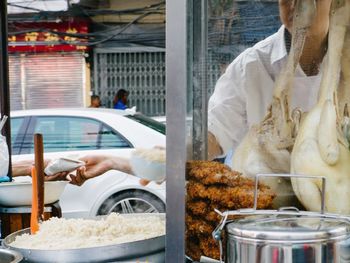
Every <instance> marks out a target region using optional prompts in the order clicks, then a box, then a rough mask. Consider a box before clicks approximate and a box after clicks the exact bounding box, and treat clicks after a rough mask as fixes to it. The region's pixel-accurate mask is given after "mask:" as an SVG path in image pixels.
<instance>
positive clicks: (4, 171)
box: [0, 135, 9, 179]
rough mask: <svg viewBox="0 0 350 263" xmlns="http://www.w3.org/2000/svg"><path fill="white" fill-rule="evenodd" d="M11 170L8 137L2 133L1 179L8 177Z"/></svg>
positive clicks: (0, 144) (0, 137)
mask: <svg viewBox="0 0 350 263" xmlns="http://www.w3.org/2000/svg"><path fill="white" fill-rule="evenodd" d="M8 171H9V151H8V147H7V143H6V138H5V137H4V136H2V135H0V179H1V177H7V175H8Z"/></svg>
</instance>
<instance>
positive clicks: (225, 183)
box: [185, 161, 275, 261]
mask: <svg viewBox="0 0 350 263" xmlns="http://www.w3.org/2000/svg"><path fill="white" fill-rule="evenodd" d="M186 178H187V180H188V182H187V185H186V188H187V196H186V212H187V213H186V219H185V222H186V253H187V255H188V256H190V257H191V258H192V259H194V260H197V261H198V260H199V259H200V257H201V256H202V255H204V256H207V257H211V258H214V259H219V258H220V250H219V246H218V243H217V242H216V241H215V240H214V239H213V237H212V232H213V231H214V229H215V228H216V227H217V225H218V224H219V222H220V220H221V216H220V215H218V214H217V213H216V212H215V211H214V209H218V210H219V211H227V210H237V209H242V208H252V207H253V206H254V189H255V182H254V181H253V180H251V179H248V178H245V177H242V176H241V174H240V173H238V172H235V171H232V170H231V169H230V168H229V167H228V166H226V165H224V164H221V163H217V162H210V161H189V162H188V163H187V165H186ZM274 197H275V194H274V193H272V191H271V190H270V188H269V187H267V186H265V185H263V184H260V185H259V186H258V204H257V206H258V209H267V208H270V207H271V205H272V201H273V199H274ZM236 218H239V217H238V216H232V217H230V218H229V219H230V220H231V219H236ZM224 241H225V233H223V244H224V243H225V242H224ZM224 249H225V248H224Z"/></svg>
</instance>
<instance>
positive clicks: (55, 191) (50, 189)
mask: <svg viewBox="0 0 350 263" xmlns="http://www.w3.org/2000/svg"><path fill="white" fill-rule="evenodd" d="M67 183H68V181H55V182H45V185H44V189H45V192H44V199H45V201H44V203H45V204H52V203H54V202H56V201H57V200H58V199H59V198H60V196H61V194H62V192H63V190H64V188H65V186H66V185H67ZM31 204H32V183H31V182H10V183H0V205H3V206H28V205H31Z"/></svg>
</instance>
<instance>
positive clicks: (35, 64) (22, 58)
mask: <svg viewBox="0 0 350 263" xmlns="http://www.w3.org/2000/svg"><path fill="white" fill-rule="evenodd" d="M9 61H10V90H11V110H15V109H42V108H64V107H83V106H84V87H85V59H84V55H83V53H64V54H60V53H42V54H22V55H10V60H9ZM20 102H21V103H20Z"/></svg>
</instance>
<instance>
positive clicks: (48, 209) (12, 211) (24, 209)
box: [0, 206, 52, 214]
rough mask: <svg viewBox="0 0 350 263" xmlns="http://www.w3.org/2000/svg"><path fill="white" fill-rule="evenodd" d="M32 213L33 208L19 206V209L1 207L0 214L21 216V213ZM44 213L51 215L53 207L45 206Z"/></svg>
mask: <svg viewBox="0 0 350 263" xmlns="http://www.w3.org/2000/svg"><path fill="white" fill-rule="evenodd" d="M31 212H32V207H31V206H18V207H5V206H0V213H5V214H20V213H27V214H30V213H31ZM44 212H46V213H51V212H52V207H51V206H45V207H44Z"/></svg>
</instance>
